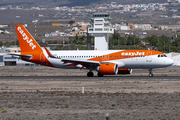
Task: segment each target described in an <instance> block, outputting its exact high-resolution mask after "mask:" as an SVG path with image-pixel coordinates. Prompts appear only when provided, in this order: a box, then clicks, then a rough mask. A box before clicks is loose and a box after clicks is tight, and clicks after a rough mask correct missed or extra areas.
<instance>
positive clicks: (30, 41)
mask: <svg viewBox="0 0 180 120" xmlns="http://www.w3.org/2000/svg"><path fill="white" fill-rule="evenodd" d="M17 30H18V31H19V33H20V34H21V35H22V37H23V40H25V41H26V42H27V43H28V44H29V46H30V47H31V48H32V49H33V50H34V49H35V48H36V45H34V43H33V40H32V39H29V37H28V36H27V35H26V33H25V32H24V31H23V30H22V29H21V27H18V28H17Z"/></svg>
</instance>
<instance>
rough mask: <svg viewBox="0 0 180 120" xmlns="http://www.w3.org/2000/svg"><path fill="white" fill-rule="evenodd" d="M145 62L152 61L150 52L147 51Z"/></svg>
mask: <svg viewBox="0 0 180 120" xmlns="http://www.w3.org/2000/svg"><path fill="white" fill-rule="evenodd" d="M146 62H152V52H147V56H146Z"/></svg>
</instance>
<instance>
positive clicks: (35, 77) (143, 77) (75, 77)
mask: <svg viewBox="0 0 180 120" xmlns="http://www.w3.org/2000/svg"><path fill="white" fill-rule="evenodd" d="M0 79H14V80H17V79H18V80H24V79H31V80H33V79H43V80H46V79H48V80H67V79H68V80H83V79H84V80H89V79H91V80H115V79H116V80H126V79H128V80H135V79H144V80H156V79H162V80H180V76H154V77H149V76H104V77H97V76H94V77H87V76H0Z"/></svg>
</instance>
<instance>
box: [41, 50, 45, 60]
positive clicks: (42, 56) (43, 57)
mask: <svg viewBox="0 0 180 120" xmlns="http://www.w3.org/2000/svg"><path fill="white" fill-rule="evenodd" d="M40 61H41V62H44V61H45V56H44V54H43V52H42V53H41V54H40Z"/></svg>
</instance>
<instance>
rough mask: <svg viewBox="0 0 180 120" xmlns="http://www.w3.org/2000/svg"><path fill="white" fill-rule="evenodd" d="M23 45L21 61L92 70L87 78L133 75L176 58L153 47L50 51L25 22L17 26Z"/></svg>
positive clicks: (150, 72)
mask: <svg viewBox="0 0 180 120" xmlns="http://www.w3.org/2000/svg"><path fill="white" fill-rule="evenodd" d="M15 28H16V31H17V36H18V40H19V44H20V48H21V53H20V54H11V55H16V56H20V57H21V59H22V60H24V61H28V62H33V63H36V64H40V65H44V66H50V67H56V68H67V69H89V72H88V73H87V76H88V77H93V76H94V74H93V72H92V71H97V73H98V74H97V75H98V76H99V77H102V76H103V75H115V74H131V72H132V69H138V68H141V69H142V68H144V69H149V76H150V77H152V76H153V74H152V69H153V68H161V67H167V66H171V65H172V64H173V60H172V59H170V58H167V57H166V55H165V54H164V53H162V52H159V51H154V50H106V51H97V50H66V51H49V50H48V49H47V48H46V47H45V46H44V48H41V47H40V46H39V44H38V43H37V42H36V40H35V39H34V38H33V37H32V36H31V34H30V33H29V32H28V31H27V30H26V28H25V27H24V26H23V25H15Z"/></svg>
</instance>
